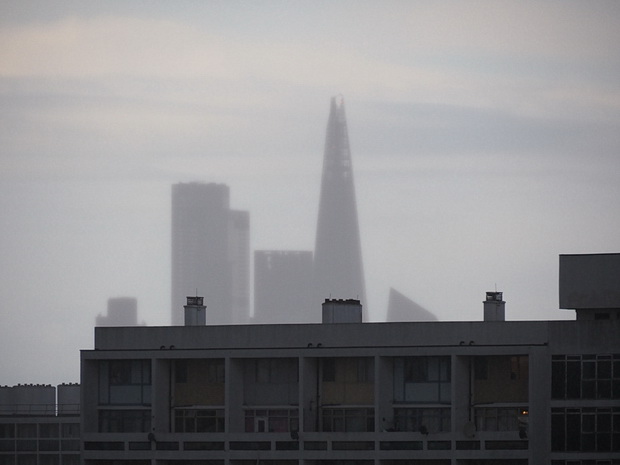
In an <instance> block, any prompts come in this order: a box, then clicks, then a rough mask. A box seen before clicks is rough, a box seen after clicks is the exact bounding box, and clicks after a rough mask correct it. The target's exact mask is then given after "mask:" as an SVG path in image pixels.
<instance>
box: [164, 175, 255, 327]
mask: <svg viewBox="0 0 620 465" xmlns="http://www.w3.org/2000/svg"><path fill="white" fill-rule="evenodd" d="M249 240H250V239H249V215H248V213H247V212H243V211H235V210H231V209H230V192H229V188H228V186H226V185H224V184H215V183H209V184H206V183H180V184H175V185H173V186H172V288H171V295H172V302H171V304H172V305H171V307H172V318H171V321H172V324H173V325H180V324H182V323H183V312H182V308H183V305H184V303H185V299H186V297H187V296H193V295H197V294H199V295H203V296H204V298H205V304H206V305H207V307H208V308H209V319H208V320H207V324H232V323H237V322H242V321H245V319H246V318H247V316H248V314H249V292H250V291H249V263H250V257H249V254H250V252H249Z"/></svg>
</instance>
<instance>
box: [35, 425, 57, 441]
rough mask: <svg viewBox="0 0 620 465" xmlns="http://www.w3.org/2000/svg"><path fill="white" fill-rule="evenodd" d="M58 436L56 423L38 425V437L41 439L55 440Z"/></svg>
mask: <svg viewBox="0 0 620 465" xmlns="http://www.w3.org/2000/svg"><path fill="white" fill-rule="evenodd" d="M59 434H60V431H59V428H58V423H41V424H40V425H39V437H41V438H57V437H59Z"/></svg>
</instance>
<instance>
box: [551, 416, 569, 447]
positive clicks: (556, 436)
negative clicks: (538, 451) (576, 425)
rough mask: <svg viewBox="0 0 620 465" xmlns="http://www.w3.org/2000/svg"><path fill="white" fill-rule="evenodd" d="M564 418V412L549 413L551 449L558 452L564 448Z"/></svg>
mask: <svg viewBox="0 0 620 465" xmlns="http://www.w3.org/2000/svg"><path fill="white" fill-rule="evenodd" d="M564 419H565V415H564V413H554V414H552V415H551V450H553V451H557V452H560V451H563V450H565V447H566V443H565V436H566V428H565V424H564Z"/></svg>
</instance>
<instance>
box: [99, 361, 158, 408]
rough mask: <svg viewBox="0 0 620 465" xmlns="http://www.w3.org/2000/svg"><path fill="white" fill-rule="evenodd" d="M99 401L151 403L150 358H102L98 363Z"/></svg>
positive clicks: (130, 403) (136, 403) (107, 402)
mask: <svg viewBox="0 0 620 465" xmlns="http://www.w3.org/2000/svg"><path fill="white" fill-rule="evenodd" d="M99 403H100V404H104V405H105V404H113V405H150V404H151V362H150V360H103V361H101V362H100V365H99Z"/></svg>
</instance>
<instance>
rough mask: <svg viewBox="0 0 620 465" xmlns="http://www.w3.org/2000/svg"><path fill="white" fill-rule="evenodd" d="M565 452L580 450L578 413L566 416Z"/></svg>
mask: <svg viewBox="0 0 620 465" xmlns="http://www.w3.org/2000/svg"><path fill="white" fill-rule="evenodd" d="M566 450H569V451H578V450H581V415H580V414H579V413H568V414H567V415H566Z"/></svg>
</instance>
